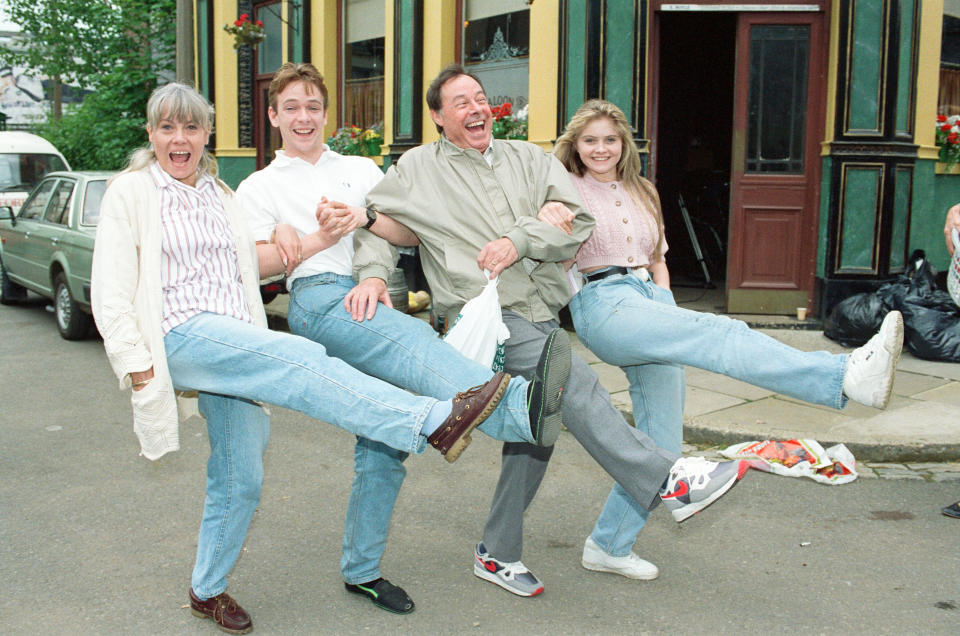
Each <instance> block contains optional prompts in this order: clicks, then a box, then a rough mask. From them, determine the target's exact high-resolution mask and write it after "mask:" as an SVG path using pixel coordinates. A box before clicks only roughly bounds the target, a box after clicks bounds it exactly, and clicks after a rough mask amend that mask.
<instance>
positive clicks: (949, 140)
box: [947, 132, 960, 144]
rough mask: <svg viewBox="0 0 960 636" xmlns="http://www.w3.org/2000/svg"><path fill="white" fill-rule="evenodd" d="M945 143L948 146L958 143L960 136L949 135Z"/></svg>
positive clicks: (955, 134)
mask: <svg viewBox="0 0 960 636" xmlns="http://www.w3.org/2000/svg"><path fill="white" fill-rule="evenodd" d="M947 143H950V144H957V143H960V135H958V134H957V133H955V132H952V133H950V134H949V135H947Z"/></svg>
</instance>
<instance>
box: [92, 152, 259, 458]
mask: <svg viewBox="0 0 960 636" xmlns="http://www.w3.org/2000/svg"><path fill="white" fill-rule="evenodd" d="M217 184H218V186H219V187H220V199H221V201H222V202H223V209H224V211H225V212H226V216H227V220H228V221H229V224H230V229H231V231H232V232H233V237H234V243H235V245H236V247H237V255H238V258H239V261H240V263H239V265H240V277H241V279H242V281H243V290H244V294H245V296H246V301H247V307H248V308H249V309H250V315H251V316H253V320H254V323H255V324H256V325H257V326H260V327H264V328H266V326H267V318H266V314H264V311H263V303H262V302H261V300H260V287H259V272H258V264H257V250H256V245H255V243H254V241H253V240H252V238H251V236H250V233H249V231H248V230H247V226H246V222H245V221H244V216H243V213H242V210H241V209H240V204H239V202H238V201H237V198H236V196H235V195H234V193H233V192H232V191H231V190H230V188H229V187H227V185H226V184H224V183H222V182H220V181H218V182H217ZM161 246H162V239H161V229H160V194H159V191H158V190H157V186H156V184H155V183H154V181H153V177H151V176H150V172H149V170H146V169H144V170H137V171H134V172H124V173H121V174H120V175H118V176H117V177H115V178H114V179H113V181H112V182H111V183H110V185H109V186H108V188H107V191H106V194H104V197H103V202H102V203H101V205H100V222H99V225H98V227H97V239H96V243H95V246H94V250H93V270H92V274H91V281H90V295H91V307H92V308H93V315H94V319H95V321H96V323H97V329H99V330H100V334H101V335H102V336H103V345H104V348H105V349H106V351H107V359H108V360H109V361H110V365H111V366H112V367H113V372H114V373H115V374H116V375H117V378H118V379H119V381H120V389H127V388H130V385H131V381H130V373H132V372H136V371H146V370H147V369H149V368H150V367H153V373H154V378H153V380H151V381H150V383H149V384H147V385H146V386H145V387H143V389H141V390H140V391H133V392H132V395H131V398H130V401H131V402H132V404H133V430H134V432H135V433H136V434H137V437H138V438H139V439H140V454H141V455H143V456H144V457H146V458H147V459H151V460H154V459H159V458H160V457H162V456H163V455H165V454H166V453H168V452H170V451H175V450H179V449H180V435H179V419H178V417H177V403H176V396H175V394H174V389H173V381H172V380H171V379H170V372H169V371H168V369H167V357H166V354H165V352H164V348H163V332H162V330H161V328H160V320H161V312H162V298H161V289H162V288H161V281H160V250H161ZM193 410H195V409H193Z"/></svg>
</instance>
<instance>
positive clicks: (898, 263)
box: [890, 168, 913, 269]
mask: <svg viewBox="0 0 960 636" xmlns="http://www.w3.org/2000/svg"><path fill="white" fill-rule="evenodd" d="M912 173H913V170H911V169H910V168H897V170H896V177H894V193H893V231H892V235H891V237H890V269H896V268H899V267H904V266H905V265H906V262H907V249H908V248H909V247H910V246H909V245H907V223H908V220H909V218H910V188H911V185H912V182H913V174H912Z"/></svg>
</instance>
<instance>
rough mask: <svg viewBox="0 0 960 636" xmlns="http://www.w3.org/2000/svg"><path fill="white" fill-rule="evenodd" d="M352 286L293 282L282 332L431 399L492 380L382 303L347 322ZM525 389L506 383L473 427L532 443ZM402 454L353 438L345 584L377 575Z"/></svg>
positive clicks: (342, 279)
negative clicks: (346, 300)
mask: <svg viewBox="0 0 960 636" xmlns="http://www.w3.org/2000/svg"><path fill="white" fill-rule="evenodd" d="M353 287H354V282H353V279H352V278H350V277H349V276H340V275H337V274H318V275H315V276H309V277H306V278H298V279H297V280H295V281H294V282H293V285H292V289H291V291H290V306H289V309H288V313H287V321H288V323H289V325H290V331H291V332H293V333H295V334H298V335H300V336H303V337H305V338H309V339H310V340H313V341H315V342H318V343H322V344H323V346H324V347H325V348H326V350H327V353H328V354H329V355H331V356H336V357H337V358H340V359H342V360H344V361H345V362H347V363H348V364H350V365H351V366H353V367H355V368H356V369H359V370H360V371H362V372H363V373H366V374H369V375H372V376H374V377H377V378H380V379H382V380H386V381H387V382H390V383H392V384H395V385H397V386H399V387H403V388H405V389H408V390H410V391H413V392H414V393H418V394H421V395H429V396H431V397H434V398H437V399H450V398H452V397H453V396H454V395H456V394H457V392H458V391H464V390H466V389H468V388H470V387H473V386H476V385H478V384H483V383H484V382H486V381H487V380H489V379H490V378H491V377H492V375H493V372H492V371H491V370H490V369H488V368H486V367H484V366H482V365H480V364H477V363H476V362H473V361H471V360H468V359H467V358H464V357H463V356H461V355H460V354H459V353H458V352H457V350H456V349H454V348H453V347H452V346H450V345H448V344H447V343H445V342H444V341H443V340H442V339H441V338H440V337H439V336H437V334H436V332H435V331H434V330H433V329H432V328H431V327H430V326H429V325H428V324H427V323H425V322H424V321H422V320H418V319H416V318H413V317H411V316H407V315H406V314H403V313H401V312H399V311H396V310H393V309H390V308H388V307H385V306H383V305H380V306H378V307H377V312H376V314H375V315H374V317H373V318H372V319H370V320H364V321H362V322H357V321H355V320H353V318H352V317H351V315H350V314H349V313H348V312H347V311H346V309H345V308H344V305H343V299H344V297H345V296H346V295H347V293H348V292H349V291H350V290H351V289H353ZM527 386H528V382H527V381H526V380H524V379H522V378H519V377H515V378H513V379H512V380H511V381H510V386H509V387H508V388H507V392H506V394H505V395H504V397H503V399H502V400H501V402H500V407H499V408H498V409H497V410H496V411H495V412H494V413H493V415H491V416H490V417H489V418H488V419H487V420H486V421H485V422H484V423H483V424H481V425H480V427H479V430H481V431H483V432H484V433H486V434H487V435H490V436H491V437H494V438H496V439H500V440H503V441H508V442H531V441H533V437H532V435H531V433H530V423H529V417H528V414H527ZM406 457H407V455H406V453H403V452H399V451H397V450H394V449H392V448H389V447H387V446H385V445H383V444H380V443H377V442H376V441H371V440H368V439H363V438H358V440H357V446H356V449H355V451H354V479H353V488H352V490H351V492H350V501H349V504H348V506H347V518H346V529H345V532H344V537H343V556H342V558H341V561H340V570H341V573H342V575H343V580H344V581H345V582H347V583H352V584H357V583H364V582H366V581H370V580H373V579H376V578H378V577H379V576H380V558H381V556H382V555H383V551H384V549H385V547H386V541H387V532H388V530H389V526H390V517H391V514H392V512H393V507H394V504H395V502H396V500H397V495H398V494H399V492H400V487H401V485H402V484H403V479H404V476H405V474H406V470H405V469H404V467H403V461H404V459H406Z"/></svg>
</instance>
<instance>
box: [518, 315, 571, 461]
mask: <svg viewBox="0 0 960 636" xmlns="http://www.w3.org/2000/svg"><path fill="white" fill-rule="evenodd" d="M569 379H570V337H569V336H568V335H567V332H566V331H565V330H563V329H554V330H553V331H551V332H550V334H549V335H548V336H547V340H546V342H545V343H544V345H543V351H541V352H540V360H539V361H538V362H537V370H536V373H535V374H534V377H533V382H531V383H530V388H529V389H528V394H527V405H528V406H527V410H528V412H529V413H530V432H531V433H532V434H533V439H534V440H535V441H536V443H537V445H538V446H553V444H554V443H555V442H556V441H557V438H558V437H560V425H561V424H562V419H561V417H560V405H561V402H562V401H563V390H564V387H566V386H567V380H569Z"/></svg>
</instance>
